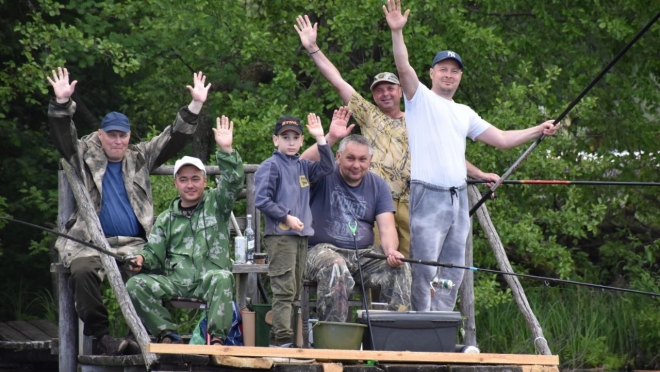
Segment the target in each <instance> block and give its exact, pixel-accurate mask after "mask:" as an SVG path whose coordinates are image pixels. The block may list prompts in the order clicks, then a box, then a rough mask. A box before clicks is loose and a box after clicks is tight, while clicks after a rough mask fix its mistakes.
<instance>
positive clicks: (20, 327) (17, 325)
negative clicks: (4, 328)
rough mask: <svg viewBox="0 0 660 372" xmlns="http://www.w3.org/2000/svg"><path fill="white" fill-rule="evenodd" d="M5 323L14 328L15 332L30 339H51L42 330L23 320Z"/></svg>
mask: <svg viewBox="0 0 660 372" xmlns="http://www.w3.org/2000/svg"><path fill="white" fill-rule="evenodd" d="M7 324H8V325H9V326H10V327H12V328H14V329H15V330H16V331H17V332H20V333H22V334H24V335H25V336H26V337H28V338H29V339H30V340H31V341H50V340H51V339H52V337H50V336H49V335H48V334H46V333H45V332H44V331H42V330H40V329H39V328H37V327H35V326H34V325H33V324H30V323H28V322H26V321H24V320H13V321H9V322H7Z"/></svg>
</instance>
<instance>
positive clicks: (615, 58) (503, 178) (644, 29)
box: [470, 12, 660, 216]
mask: <svg viewBox="0 0 660 372" xmlns="http://www.w3.org/2000/svg"><path fill="white" fill-rule="evenodd" d="M658 18H660V12H659V13H658V14H656V15H655V17H653V19H651V20H650V21H649V23H647V24H646V26H644V28H642V29H641V30H640V31H639V32H638V33H637V35H635V37H634V38H633V39H632V40H630V42H629V43H628V44H626V46H625V47H623V49H621V51H620V52H619V54H617V55H616V57H614V59H612V61H611V62H610V63H609V64H608V65H607V66H605V68H604V69H603V71H601V72H600V73H599V74H598V76H596V78H595V79H594V80H592V81H591V83H589V85H587V87H586V88H584V90H582V92H581V93H580V94H579V95H578V96H577V97H576V98H575V99H574V100H573V102H571V103H570V104H569V105H568V107H566V109H565V110H564V112H562V113H561V114H559V116H558V117H557V119H555V121H554V122H553V123H552V124H553V125H557V124H558V123H559V122H560V121H561V120H562V119H563V118H564V117H565V116H566V115H567V114H568V112H569V111H571V110H572V109H573V107H574V106H575V105H577V104H578V102H580V100H581V99H582V97H584V96H585V95H586V94H587V93H588V92H589V91H590V90H591V88H593V86H594V85H596V83H597V82H598V81H599V80H600V79H601V78H602V77H603V76H604V75H605V74H606V73H607V72H608V71H609V70H610V69H611V68H612V66H614V64H615V63H616V62H617V61H618V60H619V59H620V58H621V57H622V56H623V55H624V54H626V52H627V51H628V49H630V47H632V46H633V45H634V44H635V43H636V42H637V40H638V39H639V38H640V37H642V35H644V33H646V31H647V30H648V29H649V28H651V26H653V24H654V23H655V21H657V20H658ZM544 138H545V135H544V134H541V136H540V137H539V138H538V139H537V140H536V141H534V143H532V145H531V146H530V147H529V148H528V149H527V150H525V152H524V153H523V154H522V155H521V156H520V157H519V158H518V159H517V160H516V161H515V162H514V163H513V165H511V166H510V167H509V169H507V170H506V172H504V174H503V175H502V177H500V179H499V180H497V182H495V184H494V185H493V186H492V187H491V188H490V189H489V190H488V191H487V192H485V193H484V195H483V196H482V197H481V199H479V201H478V202H477V203H476V204H475V205H474V206H473V207H472V209H470V216H472V215H473V214H474V212H476V211H477V209H479V207H481V205H482V204H483V203H484V202H485V201H486V199H488V198H490V196H491V194H492V193H493V192H494V191H495V189H497V188H498V187H499V186H500V185H501V184H502V182H504V180H505V179H506V178H507V177H509V175H510V174H511V173H513V171H514V170H516V168H518V166H519V165H520V163H522V161H523V160H525V159H526V158H527V156H529V154H530V153H531V152H532V150H534V149H535V148H536V146H538V144H539V143H541V141H543V139H544Z"/></svg>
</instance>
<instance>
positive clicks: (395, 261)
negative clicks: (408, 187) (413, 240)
mask: <svg viewBox="0 0 660 372" xmlns="http://www.w3.org/2000/svg"><path fill="white" fill-rule="evenodd" d="M376 223H377V224H378V232H379V233H380V244H381V247H382V248H383V252H385V256H387V263H388V264H389V265H390V266H392V267H397V266H399V265H401V264H403V262H402V261H401V260H399V258H403V254H401V252H399V237H398V235H397V233H396V225H395V223H394V213H392V212H385V213H381V214H379V215H377V216H376Z"/></svg>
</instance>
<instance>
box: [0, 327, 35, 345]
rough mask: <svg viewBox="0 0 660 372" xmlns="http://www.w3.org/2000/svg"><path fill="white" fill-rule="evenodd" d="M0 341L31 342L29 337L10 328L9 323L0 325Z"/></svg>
mask: <svg viewBox="0 0 660 372" xmlns="http://www.w3.org/2000/svg"><path fill="white" fill-rule="evenodd" d="M0 340H2V341H21V342H29V341H32V340H30V338H29V337H27V336H25V335H24V334H22V333H21V332H19V331H17V330H16V329H14V328H13V327H10V326H9V324H7V323H0Z"/></svg>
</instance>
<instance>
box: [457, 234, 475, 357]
mask: <svg viewBox="0 0 660 372" xmlns="http://www.w3.org/2000/svg"><path fill="white" fill-rule="evenodd" d="M473 248H474V247H473V245H472V229H470V234H468V238H467V244H466V245H465V266H472V262H473V256H474V255H473V251H474V249H473ZM460 293H461V302H460V310H461V315H463V316H464V317H465V325H464V327H463V329H464V330H465V336H464V337H463V343H464V344H465V345H469V346H475V347H476V346H477V326H476V324H475V319H474V273H473V272H472V271H471V270H466V271H465V273H464V275H463V283H462V284H461V288H460Z"/></svg>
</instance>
